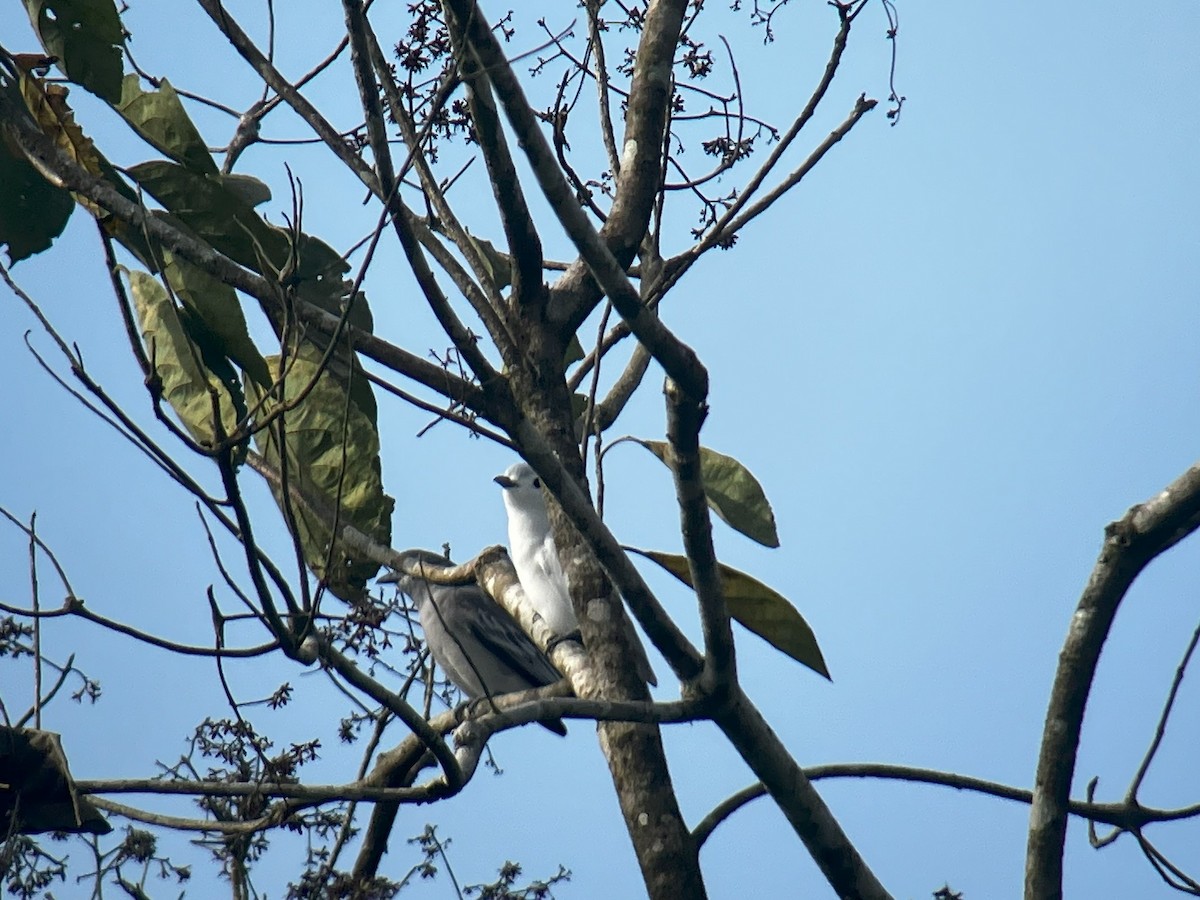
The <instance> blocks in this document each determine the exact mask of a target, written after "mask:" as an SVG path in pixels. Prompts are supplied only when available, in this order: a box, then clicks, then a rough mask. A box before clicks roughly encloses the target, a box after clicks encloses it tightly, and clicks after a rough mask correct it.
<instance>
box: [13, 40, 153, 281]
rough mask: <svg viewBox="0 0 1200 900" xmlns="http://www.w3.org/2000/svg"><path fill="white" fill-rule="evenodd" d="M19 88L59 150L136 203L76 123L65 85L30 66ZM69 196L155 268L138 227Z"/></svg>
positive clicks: (142, 259) (143, 261)
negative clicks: (34, 72) (46, 79)
mask: <svg viewBox="0 0 1200 900" xmlns="http://www.w3.org/2000/svg"><path fill="white" fill-rule="evenodd" d="M31 62H32V60H31ZM20 89H21V96H22V97H23V98H24V101H25V105H26V107H27V108H28V109H29V112H30V114H31V115H32V116H33V118H34V120H35V121H36V122H37V123H38V125H39V126H40V127H41V129H42V131H43V132H44V133H45V134H46V136H47V137H49V138H50V139H51V140H52V141H54V143H55V144H57V145H58V147H59V149H61V150H62V151H63V152H64V153H66V154H67V155H68V156H70V157H71V158H72V159H73V160H75V162H77V163H78V164H79V165H80V166H81V167H82V168H84V169H86V170H87V171H88V172H90V173H91V174H92V175H95V176H97V177H98V178H102V179H104V180H105V181H106V182H107V183H108V184H109V185H110V186H111V187H112V188H114V189H115V190H116V191H117V192H118V193H120V194H121V195H122V196H123V197H125V199H126V200H129V201H130V202H133V203H136V202H137V200H138V198H137V195H136V194H135V193H134V192H133V191H132V190H131V189H130V187H129V185H128V184H126V183H125V180H124V179H123V178H122V177H121V175H120V174H119V173H118V172H117V171H116V170H115V169H114V168H113V167H112V165H111V164H109V162H108V160H106V159H105V158H104V156H103V155H101V153H100V152H99V151H98V150H97V149H96V147H95V144H93V142H92V139H91V138H90V137H88V136H87V134H85V133H84V131H83V129H82V128H80V127H79V125H78V124H77V123H76V121H75V112H74V110H72V109H71V107H70V105H69V104H68V103H67V95H68V89H67V87H66V86H65V85H61V84H50V83H47V82H46V81H44V80H43V79H41V78H39V77H38V76H36V75H35V74H33V71H31V70H30V69H25V70H24V71H22V73H21V75H20ZM72 196H73V198H74V200H75V201H76V202H78V203H79V204H80V205H81V206H82V207H83V208H84V209H86V210H87V211H88V212H89V213H91V214H92V216H94V217H95V218H96V220H97V221H98V222H99V223H100V224H101V225H102V226H103V227H104V230H105V231H107V232H108V233H109V234H110V235H111V236H112V237H114V238H116V239H117V240H119V241H120V242H121V243H122V244H124V245H125V247H126V248H127V249H128V250H129V251H130V252H131V253H133V254H134V255H135V256H136V257H137V258H138V259H139V260H140V261H141V263H142V264H143V265H144V266H146V267H147V268H149V269H151V270H152V271H157V264H156V262H155V256H154V254H153V253H151V252H150V249H149V246H148V245H147V243H146V240H145V236H144V235H143V234H142V232H141V230H140V229H138V228H134V227H131V226H129V225H127V224H126V223H125V222H124V221H122V220H121V219H118V218H117V217H115V216H112V215H110V214H109V213H108V211H107V210H105V209H103V208H102V207H100V206H98V205H97V204H95V203H93V202H92V201H91V200H88V199H86V198H85V197H83V196H81V195H78V194H76V195H72Z"/></svg>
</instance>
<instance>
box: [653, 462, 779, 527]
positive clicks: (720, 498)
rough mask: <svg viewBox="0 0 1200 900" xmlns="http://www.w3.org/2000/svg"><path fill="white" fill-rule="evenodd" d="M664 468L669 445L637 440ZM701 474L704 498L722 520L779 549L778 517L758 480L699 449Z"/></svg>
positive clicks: (739, 464)
mask: <svg viewBox="0 0 1200 900" xmlns="http://www.w3.org/2000/svg"><path fill="white" fill-rule="evenodd" d="M636 442H637V443H639V444H641V445H642V446H643V447H645V448H646V449H647V450H649V451H650V452H651V453H653V454H654V455H655V456H657V457H658V458H659V459H660V460H661V461H662V462H663V464H664V465H666V466H670V462H669V461H668V459H667V453H668V449H669V448H668V445H667V442H666V441H643V440H637V441H636ZM700 472H701V475H702V477H703V478H704V496H705V498H706V499H707V500H708V505H709V506H710V507H711V508H712V511H713V512H715V513H716V514H717V515H718V516H720V517H721V520H722V521H723V522H725V523H726V524H727V525H729V526H730V527H731V528H733V529H735V530H737V531H740V532H741V533H742V534H744V535H745V536H746V537H748V538H750V540H752V541H757V542H758V543H760V544H762V545H763V546H764V547H778V546H779V533H778V532H777V531H776V529H775V513H774V512H772V511H771V504H770V502H769V501H768V500H767V495H766V494H765V493H764V492H763V489H762V485H761V484H759V483H758V479H757V478H755V477H754V476H753V475H751V474H750V470H749V469H747V468H746V467H745V466H743V465H742V464H741V463H740V462H738V461H737V460H736V459H734V458H733V457H732V456H726V455H725V454H724V453H718V452H717V451H716V450H709V449H708V448H707V447H701V448H700Z"/></svg>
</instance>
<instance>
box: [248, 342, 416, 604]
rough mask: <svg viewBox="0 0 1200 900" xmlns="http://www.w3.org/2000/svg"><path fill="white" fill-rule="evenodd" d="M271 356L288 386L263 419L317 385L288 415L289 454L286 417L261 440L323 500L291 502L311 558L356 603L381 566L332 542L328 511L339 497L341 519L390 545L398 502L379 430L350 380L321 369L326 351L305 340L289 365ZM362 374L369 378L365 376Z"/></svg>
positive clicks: (293, 479)
mask: <svg viewBox="0 0 1200 900" xmlns="http://www.w3.org/2000/svg"><path fill="white" fill-rule="evenodd" d="M267 362H268V364H269V366H270V368H271V373H272V375H273V376H274V377H275V378H281V377H282V379H283V386H282V390H278V389H277V390H275V391H274V392H273V393H272V394H271V397H270V398H269V399H268V400H267V401H266V403H265V405H264V406H263V407H262V409H261V412H260V413H259V414H258V419H259V420H260V421H262V420H264V419H265V418H266V417H267V416H269V415H271V414H272V413H273V412H274V411H276V410H277V409H278V408H279V397H280V396H282V398H283V400H284V402H285V403H292V402H295V401H296V400H297V399H298V398H299V397H300V396H301V395H302V394H303V393H304V392H305V391H306V390H308V389H309V388H310V387H311V388H312V390H311V392H310V393H308V394H307V395H305V396H304V399H303V400H302V401H301V402H300V403H299V405H297V406H296V407H295V408H293V409H288V410H286V412H285V413H284V415H283V418H282V421H283V423H284V426H285V430H286V435H287V437H286V447H287V452H286V457H285V455H284V454H283V453H281V452H280V445H279V421H280V420H279V419H276V420H275V424H274V425H273V426H272V427H270V428H268V429H264V430H261V431H258V432H257V433H256V434H255V437H254V440H255V446H256V447H257V448H258V450H259V452H260V453H261V454H262V455H263V457H264V458H265V459H266V460H267V462H268V463H270V464H271V465H272V466H273V467H274V468H275V469H276V470H281V468H282V466H283V465H284V459H286V466H287V476H288V480H289V483H290V484H291V485H293V486H294V487H295V488H296V489H297V490H298V491H299V492H300V494H301V496H304V497H308V498H311V500H312V501H313V503H314V505H317V506H319V507H320V508H317V509H309V508H307V507H306V506H305V505H304V504H303V503H292V504H291V513H292V521H294V522H295V527H296V534H297V537H298V538H299V541H300V546H301V548H302V550H303V552H304V558H305V561H306V562H307V563H308V565H309V567H310V568H311V569H312V570H313V572H314V574H316V576H317V577H318V578H320V579H322V580H323V581H324V582H325V583H326V584H327V585H328V586H329V589H330V590H331V591H332V592H333V593H334V594H335V595H336V596H338V597H340V598H342V599H343V600H346V601H348V602H353V601H354V600H357V599H360V598H361V597H363V596H364V594H365V588H366V583H367V581H368V580H369V579H371V578H372V577H374V575H375V573H376V572H377V571H378V568H379V567H378V565H377V564H376V563H374V562H371V561H370V560H364V559H360V558H355V554H354V553H353V552H352V551H351V550H350V549H349V548H347V547H345V546H344V545H343V544H342V542H341V540H340V539H339V540H337V541H334V542H333V545H332V549H331V540H332V537H333V535H332V532H331V530H330V523H329V521H328V520H327V519H326V518H325V517H324V516H323V515H322V513H333V511H335V510H339V499H340V512H338V513H337V515H338V516H339V518H340V522H341V524H351V525H353V526H354V527H355V528H357V529H358V530H359V531H362V532H363V533H365V534H367V535H368V536H370V537H371V539H372V540H374V541H376V542H377V543H380V544H383V545H384V546H387V545H388V544H390V543H391V533H392V525H391V523H392V507H393V506H394V505H395V501H394V500H393V499H392V498H391V497H389V496H387V495H386V494H385V493H384V492H383V479H382V475H381V466H380V460H379V432H378V431H377V430H376V428H375V424H374V421H373V420H372V419H371V418H370V417H369V416H368V415H366V414H365V413H364V412H363V411H362V409H361V408H360V406H359V404H358V403H356V402H350V403H347V402H346V388H345V386H344V384H343V383H342V382H341V381H340V380H339V379H338V378H335V377H333V376H332V375H330V374H329V373H328V372H326V371H321V369H320V356H319V354H317V352H316V350H315V348H313V347H312V345H310V344H303V345H301V348H300V350H299V353H298V355H296V356H292V357H289V359H288V361H287V364H286V365H285V366H284V367H283V370H282V371H281V367H280V360H279V357H277V356H273V357H269V358H268V360H267ZM314 380H315V383H314ZM360 380H364V379H362V377H361V375H360ZM246 389H247V393H248V395H249V397H250V399H251V401H252V402H257V401H259V400H260V399H262V397H263V392H262V391H261V390H260V389H258V388H257V387H256V386H255V385H253V384H252V383H249V382H247V385H246ZM367 389H368V391H369V385H368V386H367ZM271 490H272V493H274V495H275V500H276V502H277V503H279V504H280V507H281V508H283V497H282V495H281V494H280V492H279V489H278V486H277V485H274V484H273V485H272V488H271Z"/></svg>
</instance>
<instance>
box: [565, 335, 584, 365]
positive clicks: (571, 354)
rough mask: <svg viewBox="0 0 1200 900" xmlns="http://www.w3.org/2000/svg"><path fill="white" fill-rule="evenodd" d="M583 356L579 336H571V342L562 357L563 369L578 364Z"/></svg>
mask: <svg viewBox="0 0 1200 900" xmlns="http://www.w3.org/2000/svg"><path fill="white" fill-rule="evenodd" d="M585 355H586V354H585V353H584V352H583V344H581V343H579V335H577V334H573V335H571V340H570V341H569V342H568V343H567V352H566V354H565V355H564V356H563V367H564V368H565V367H567V366H569V365H571V363H577V362H579V361H580V360H581V359H583V357H584V356H585Z"/></svg>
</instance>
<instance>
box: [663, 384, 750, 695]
mask: <svg viewBox="0 0 1200 900" xmlns="http://www.w3.org/2000/svg"><path fill="white" fill-rule="evenodd" d="M663 393H664V394H666V397H667V443H668V447H669V460H670V466H671V473H672V474H673V475H674V476H675V496H676V499H677V500H678V502H679V520H680V521H679V530H680V533H681V534H682V535H683V546H684V551H685V552H686V554H687V558H688V568H689V569H691V573H692V586H693V587H694V588H695V590H696V599H697V601H698V602H699V605H700V626H701V628H702V629H703V631H704V672H703V673H702V675H701V690H702V692H704V693H705V694H710V695H714V696H718V697H719V696H721V695H723V694H724V692H725V691H726V690H727V689H728V688H729V687H731V686H732V685H734V684H735V683H736V682H737V668H736V662H735V655H734V649H733V628H732V626H731V625H730V623H729V610H728V609H726V607H725V597H724V589H723V587H722V584H721V573H720V570H719V569H718V567H717V554H716V551H715V550H714V549H713V540H712V520H711V519H710V518H709V512H708V501H707V499H706V496H705V493H704V476H703V475H702V474H701V471H700V427H701V426H702V425H703V424H704V419H705V417H706V416H707V415H708V406H707V405H706V404H704V403H696V402H693V401H690V400H689V399H688V398H687V397H685V396H684V395H683V393H682V392H681V391H680V390H679V388H678V386H677V385H676V384H675V383H674V382H673V381H671V380H670V379H667V383H666V386H665V387H664V389H663Z"/></svg>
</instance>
